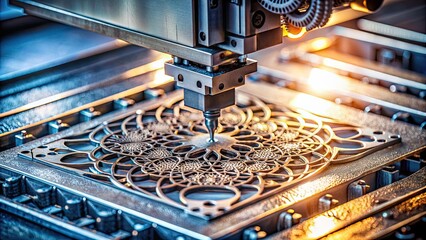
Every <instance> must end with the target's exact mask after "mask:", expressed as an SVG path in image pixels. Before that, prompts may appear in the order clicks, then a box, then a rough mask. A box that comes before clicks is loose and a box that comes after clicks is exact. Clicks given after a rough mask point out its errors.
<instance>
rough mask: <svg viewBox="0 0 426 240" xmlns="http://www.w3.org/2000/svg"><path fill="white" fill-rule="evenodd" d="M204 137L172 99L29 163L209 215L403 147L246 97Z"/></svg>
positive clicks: (37, 152)
mask: <svg viewBox="0 0 426 240" xmlns="http://www.w3.org/2000/svg"><path fill="white" fill-rule="evenodd" d="M208 139H209V136H208V133H207V130H206V128H205V126H204V125H203V117H202V114H201V113H200V112H197V111H194V110H191V109H188V108H186V107H184V105H183V103H182V101H181V99H172V100H169V101H167V102H165V103H163V105H162V106H160V107H157V108H153V109H144V110H139V111H137V112H136V113H134V114H130V115H128V116H126V117H121V118H118V119H114V120H112V121H111V122H105V123H104V124H102V125H100V126H98V127H96V128H94V129H89V130H87V131H85V132H84V133H82V134H80V135H76V136H72V137H70V138H67V139H61V140H58V141H56V142H53V143H51V144H48V145H47V146H44V147H43V146H42V147H40V148H36V149H33V156H35V159H37V160H41V161H43V162H47V163H53V164H55V165H60V166H64V167H67V168H72V169H74V171H76V172H79V173H83V174H84V175H86V176H89V177H92V178H95V179H97V180H103V181H106V182H112V183H113V184H114V185H115V186H118V187H120V188H122V189H124V190H127V191H130V192H133V193H137V194H140V195H142V196H144V197H150V198H153V199H157V200H160V201H162V202H165V203H168V204H171V205H173V206H177V207H180V208H183V209H185V210H187V211H188V212H189V213H191V214H194V215H197V216H203V217H210V218H211V217H217V216H220V215H222V214H223V213H225V212H229V211H231V210H232V209H235V208H238V207H241V206H243V205H245V204H247V203H250V202H253V201H255V200H258V199H259V198H261V197H264V196H267V195H270V194H274V193H276V192H277V191H282V190H283V189H285V188H288V187H289V186H291V185H293V184H295V183H297V182H299V181H301V180H303V179H305V178H307V177H310V176H311V175H313V174H315V173H317V172H319V171H321V170H323V169H324V168H326V167H327V166H328V165H330V164H332V163H344V162H347V161H353V160H356V159H358V158H360V157H363V156H365V155H366V154H368V153H370V152H372V151H376V150H378V149H380V148H383V147H385V146H388V145H390V144H393V143H395V142H398V141H400V137H399V136H397V135H390V134H387V133H384V132H380V131H376V132H374V131H372V130H370V129H363V128H359V127H355V126H351V125H349V124H345V123H341V122H338V121H335V120H331V119H327V118H323V117H318V116H315V115H313V114H310V113H308V112H303V111H292V110H290V109H287V108H285V107H282V106H277V105H273V104H266V103H264V102H262V101H260V100H259V99H257V98H254V97H252V96H247V95H239V104H238V107H237V106H234V107H230V108H227V109H224V110H223V111H222V117H221V118H220V126H219V128H218V132H217V134H216V142H214V143H211V142H208Z"/></svg>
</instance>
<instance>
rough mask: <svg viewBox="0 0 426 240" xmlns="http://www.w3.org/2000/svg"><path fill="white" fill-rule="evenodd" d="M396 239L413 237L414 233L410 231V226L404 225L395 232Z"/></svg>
mask: <svg viewBox="0 0 426 240" xmlns="http://www.w3.org/2000/svg"><path fill="white" fill-rule="evenodd" d="M395 237H396V238H397V239H415V237H416V234H415V233H414V232H413V231H412V229H411V227H410V226H404V227H402V228H400V229H399V230H398V231H396V233H395Z"/></svg>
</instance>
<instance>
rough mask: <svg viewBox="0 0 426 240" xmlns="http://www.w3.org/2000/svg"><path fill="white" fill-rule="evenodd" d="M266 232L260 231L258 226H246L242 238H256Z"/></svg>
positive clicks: (264, 234) (259, 237)
mask: <svg viewBox="0 0 426 240" xmlns="http://www.w3.org/2000/svg"><path fill="white" fill-rule="evenodd" d="M266 235H267V234H266V232H265V231H262V229H261V228H260V227H259V226H255V227H251V228H247V229H245V230H244V232H243V240H257V239H263V238H265V237H266Z"/></svg>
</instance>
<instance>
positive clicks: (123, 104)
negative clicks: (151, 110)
mask: <svg viewBox="0 0 426 240" xmlns="http://www.w3.org/2000/svg"><path fill="white" fill-rule="evenodd" d="M134 104H135V100H133V99H130V98H119V99H116V100H114V109H124V108H128V107H130V106H132V105H134Z"/></svg>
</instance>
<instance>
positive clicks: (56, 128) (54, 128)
mask: <svg viewBox="0 0 426 240" xmlns="http://www.w3.org/2000/svg"><path fill="white" fill-rule="evenodd" d="M69 127H70V125H68V124H67V123H65V122H63V121H62V120H61V119H58V120H56V121H53V122H50V123H49V133H50V134H54V133H58V132H60V131H63V130H64V129H67V128H69Z"/></svg>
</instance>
